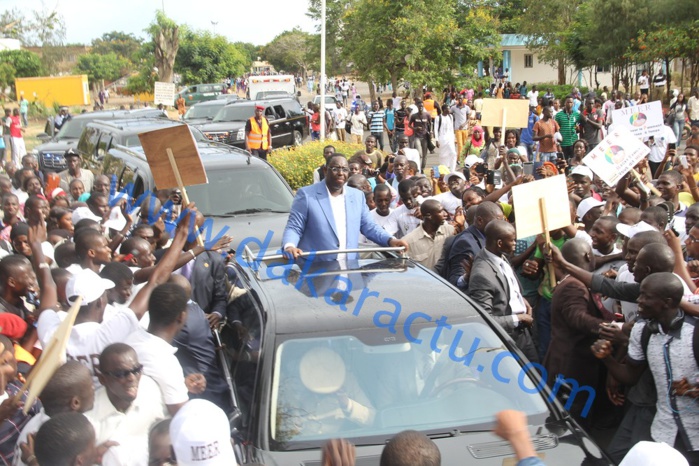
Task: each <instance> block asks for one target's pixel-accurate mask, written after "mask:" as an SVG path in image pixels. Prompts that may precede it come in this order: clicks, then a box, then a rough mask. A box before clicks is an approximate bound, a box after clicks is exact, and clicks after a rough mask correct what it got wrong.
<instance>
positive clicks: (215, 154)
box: [110, 142, 269, 169]
mask: <svg viewBox="0 0 699 466" xmlns="http://www.w3.org/2000/svg"><path fill="white" fill-rule="evenodd" d="M120 148H121V146H116V147H115V149H116V150H119V149H120ZM197 148H198V149H199V154H200V155H201V160H202V163H203V164H204V168H206V169H216V168H221V167H230V166H232V165H241V166H242V165H254V166H258V165H259V166H261V167H269V165H267V164H266V163H265V162H263V161H262V160H261V159H259V158H257V157H252V156H251V155H250V154H248V153H247V152H245V151H244V150H242V149H238V148H237V147H232V146H227V145H224V144H215V143H206V142H200V143H198V144H197ZM110 151H111V149H110ZM128 152H130V153H135V154H137V155H138V157H139V158H141V159H142V160H144V161H145V160H146V156H145V153H144V152H143V147H138V146H137V147H129V148H128Z"/></svg>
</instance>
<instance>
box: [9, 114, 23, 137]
mask: <svg viewBox="0 0 699 466" xmlns="http://www.w3.org/2000/svg"><path fill="white" fill-rule="evenodd" d="M10 120H12V124H11V125H10V136H11V137H13V138H21V137H22V122H20V121H19V117H18V116H11V117H10Z"/></svg>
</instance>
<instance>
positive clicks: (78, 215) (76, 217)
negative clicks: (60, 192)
mask: <svg viewBox="0 0 699 466" xmlns="http://www.w3.org/2000/svg"><path fill="white" fill-rule="evenodd" d="M85 218H89V219H90V220H94V221H95V222H101V221H102V217H98V216H97V215H95V214H93V213H92V211H91V210H90V208H89V207H84V206H83V207H78V208H77V209H75V210H74V211H73V216H72V218H71V221H72V222H73V225H77V224H78V222H79V221H80V220H82V219H85Z"/></svg>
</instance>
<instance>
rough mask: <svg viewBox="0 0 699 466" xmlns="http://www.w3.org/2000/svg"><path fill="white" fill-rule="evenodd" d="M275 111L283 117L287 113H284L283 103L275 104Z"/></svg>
mask: <svg viewBox="0 0 699 466" xmlns="http://www.w3.org/2000/svg"><path fill="white" fill-rule="evenodd" d="M274 111H275V112H276V113H277V116H278V117H279V118H281V119H284V118H286V114H285V113H284V107H282V106H281V105H275V106H274Z"/></svg>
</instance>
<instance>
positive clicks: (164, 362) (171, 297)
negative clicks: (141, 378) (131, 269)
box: [125, 283, 206, 415]
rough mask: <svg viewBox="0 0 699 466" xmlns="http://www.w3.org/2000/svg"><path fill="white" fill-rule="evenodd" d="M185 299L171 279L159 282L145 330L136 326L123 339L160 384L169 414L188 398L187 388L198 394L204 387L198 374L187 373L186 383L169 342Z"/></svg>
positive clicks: (182, 313)
mask: <svg viewBox="0 0 699 466" xmlns="http://www.w3.org/2000/svg"><path fill="white" fill-rule="evenodd" d="M187 301H189V297H188V296H187V295H186V293H185V292H184V290H183V289H182V287H180V286H178V285H176V284H174V283H165V284H162V285H159V286H158V287H157V288H155V290H153V294H152V296H151V298H150V300H149V302H148V314H149V316H150V323H149V325H148V330H147V331H146V330H144V329H142V328H139V329H138V330H136V331H134V332H133V333H132V334H131V335H129V337H128V338H127V339H126V341H125V343H126V344H127V345H129V346H131V347H132V348H133V349H134V350H135V351H136V354H137V355H138V360H139V361H140V363H141V364H143V372H144V374H146V375H147V376H149V377H151V378H152V379H153V380H155V382H156V383H157V384H158V386H159V387H160V390H161V391H162V393H163V400H164V401H165V404H166V405H167V408H168V410H169V411H170V413H171V414H172V415H174V414H175V413H176V412H177V410H179V409H180V407H181V406H182V405H183V404H185V403H186V402H187V401H188V400H189V392H192V393H195V394H198V393H201V392H203V391H204V389H205V388H206V379H204V376H203V375H201V374H190V375H188V376H187V381H188V382H187V383H185V376H184V371H183V370H182V366H181V365H180V362H179V361H178V360H177V357H176V356H175V352H176V351H177V348H175V347H174V346H172V341H173V340H174V339H175V336H176V335H177V334H178V333H179V332H180V330H182V328H183V327H184V325H185V323H186V322H187ZM188 384H189V386H188ZM190 387H191V388H190Z"/></svg>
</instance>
